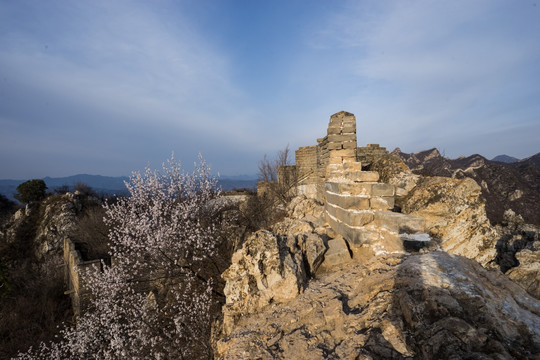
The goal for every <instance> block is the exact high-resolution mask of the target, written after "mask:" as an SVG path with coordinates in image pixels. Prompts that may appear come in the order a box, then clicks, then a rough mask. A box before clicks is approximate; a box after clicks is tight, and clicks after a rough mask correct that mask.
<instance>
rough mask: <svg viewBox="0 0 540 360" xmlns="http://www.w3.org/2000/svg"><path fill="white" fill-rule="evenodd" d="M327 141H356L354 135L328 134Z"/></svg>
mask: <svg viewBox="0 0 540 360" xmlns="http://www.w3.org/2000/svg"><path fill="white" fill-rule="evenodd" d="M328 141H329V142H331V143H333V142H334V143H335V142H337V143H343V142H345V141H356V135H355V134H350V135H328Z"/></svg>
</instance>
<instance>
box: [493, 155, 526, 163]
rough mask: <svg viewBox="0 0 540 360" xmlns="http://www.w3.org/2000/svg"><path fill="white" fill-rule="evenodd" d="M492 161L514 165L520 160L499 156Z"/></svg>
mask: <svg viewBox="0 0 540 360" xmlns="http://www.w3.org/2000/svg"><path fill="white" fill-rule="evenodd" d="M491 161H498V162H503V163H513V162H516V161H519V159H518V158H515V157H513V156H508V155H497V156H495V157H494V158H493V159H491Z"/></svg>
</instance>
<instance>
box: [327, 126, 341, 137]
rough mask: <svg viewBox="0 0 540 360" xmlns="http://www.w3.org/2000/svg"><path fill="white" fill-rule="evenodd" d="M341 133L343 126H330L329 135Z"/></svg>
mask: <svg viewBox="0 0 540 360" xmlns="http://www.w3.org/2000/svg"><path fill="white" fill-rule="evenodd" d="M337 134H341V126H329V127H328V135H337Z"/></svg>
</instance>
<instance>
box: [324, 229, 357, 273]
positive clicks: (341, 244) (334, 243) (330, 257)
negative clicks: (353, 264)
mask: <svg viewBox="0 0 540 360" xmlns="http://www.w3.org/2000/svg"><path fill="white" fill-rule="evenodd" d="M350 259H351V255H350V253H349V248H348V247H347V244H346V243H345V240H343V238H342V237H337V238H335V239H331V240H328V250H327V251H326V253H325V254H324V261H323V263H322V267H323V268H324V269H326V270H328V269H330V268H332V267H334V266H337V265H341V264H344V263H346V262H347V261H349V260H350Z"/></svg>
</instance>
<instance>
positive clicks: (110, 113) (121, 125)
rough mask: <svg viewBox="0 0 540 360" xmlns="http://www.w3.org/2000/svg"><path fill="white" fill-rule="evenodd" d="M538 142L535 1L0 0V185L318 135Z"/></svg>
mask: <svg viewBox="0 0 540 360" xmlns="http://www.w3.org/2000/svg"><path fill="white" fill-rule="evenodd" d="M341 110H345V111H348V112H352V113H354V114H355V116H356V119H357V138H358V145H359V146H363V145H365V144H368V143H378V144H380V145H381V146H385V147H386V148H387V149H389V150H393V149H394V148H396V147H399V148H400V149H401V150H402V151H403V152H407V153H410V152H417V151H421V150H426V149H430V148H433V147H437V148H438V149H439V150H440V151H441V152H442V153H443V154H444V155H445V156H447V157H451V158H456V157H459V156H463V155H465V156H466V155H471V154H475V153H479V154H481V155H483V156H486V157H487V158H492V157H494V156H496V155H499V154H507V155H510V156H514V157H517V158H525V157H528V156H531V155H534V154H536V153H538V152H540V140H539V139H540V1H538V3H537V0H532V1H528V0H519V1H515V0H485V1H484V0H456V1H434V0H433V1H428V0H426V1H420V0H419V1H412V0H400V1H375V0H374V1H345V0H343V1H337V0H328V1H313V0H311V1H308V0H304V1H300V0H283V1H280V0H273V1H263V0H260V1H259V0H229V1H225V0H205V1H177V0H175V1H172V0H171V1H168V0H155V1H135V0H134V1H123V0H114V1H111V0H106V1H100V0H92V1H90V0H88V1H71V0H70V1H56V0H48V1H40V0H31V1H27V0H17V1H13V0H0V179H8V178H10V179H29V178H42V177H45V176H51V177H62V176H69V175H74V174H80V173H86V174H98V175H107V176H122V175H129V174H130V173H131V172H132V171H136V170H141V169H144V167H145V166H148V165H150V167H159V166H160V165H161V163H163V162H164V161H165V160H166V159H168V158H169V157H170V155H171V153H173V152H174V154H175V155H174V156H175V158H177V159H179V160H181V161H182V162H183V163H184V164H185V166H186V168H187V169H188V170H189V168H190V167H192V164H193V163H194V162H195V161H196V160H197V156H198V154H199V153H200V154H201V155H202V156H203V157H204V158H205V159H206V161H207V162H208V163H209V164H210V166H211V167H212V169H213V171H214V172H216V173H217V172H219V173H220V174H222V175H240V174H249V175H251V174H256V173H257V164H258V162H259V161H260V160H261V159H262V158H263V156H264V155H265V154H268V155H269V156H273V155H274V154H275V153H276V152H277V151H279V150H281V149H284V148H285V147H286V146H287V145H288V146H289V148H290V149H292V150H295V149H297V148H298V147H300V146H308V145H315V144H316V139H317V138H320V137H323V136H325V135H326V128H327V126H328V121H329V117H330V116H331V115H332V114H334V113H336V112H339V111H341Z"/></svg>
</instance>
